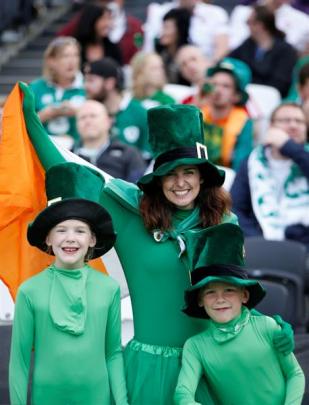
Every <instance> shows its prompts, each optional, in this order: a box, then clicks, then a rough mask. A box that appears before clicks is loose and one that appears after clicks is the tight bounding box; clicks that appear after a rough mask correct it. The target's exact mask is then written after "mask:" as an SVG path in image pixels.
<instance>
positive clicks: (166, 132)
mask: <svg viewBox="0 0 309 405" xmlns="http://www.w3.org/2000/svg"><path fill="white" fill-rule="evenodd" d="M148 127H149V143H150V146H151V148H152V151H153V154H154V158H155V163H154V168H153V172H152V173H149V174H146V175H145V176H143V177H142V178H141V179H140V180H139V181H138V183H137V184H138V186H139V187H140V188H141V189H142V190H143V191H145V192H147V189H149V188H150V187H152V185H153V181H155V179H156V178H158V177H160V176H164V175H166V174H167V173H169V172H170V171H171V170H173V169H175V168H176V167H178V166H181V165H198V166H199V169H200V171H201V175H202V177H203V179H204V183H205V186H206V187H213V186H218V187H219V186H221V185H222V184H223V182H224V178H225V172H224V171H223V170H219V169H218V168H217V167H216V166H215V165H213V164H212V163H211V162H210V161H209V160H208V158H207V149H206V146H205V145H204V129H203V128H204V123H203V117H202V113H201V112H200V110H199V109H198V108H197V107H195V106H192V105H178V104H174V105H164V106H159V107H154V108H150V109H149V110H148Z"/></svg>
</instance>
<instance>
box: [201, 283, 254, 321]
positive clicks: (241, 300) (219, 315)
mask: <svg viewBox="0 0 309 405" xmlns="http://www.w3.org/2000/svg"><path fill="white" fill-rule="evenodd" d="M248 299H249V292H248V290H245V289H243V288H240V287H237V286H235V285H232V284H227V283H209V284H207V286H206V287H205V288H204V289H203V290H202V291H201V293H200V299H199V305H200V306H201V307H204V309H205V311H206V312H207V314H208V315H209V317H210V318H211V319H212V320H214V321H215V322H218V323H226V322H229V321H231V320H232V319H234V318H236V317H237V316H238V315H240V313H241V307H242V305H243V304H245V303H246V302H248Z"/></svg>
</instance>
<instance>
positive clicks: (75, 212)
mask: <svg viewBox="0 0 309 405" xmlns="http://www.w3.org/2000/svg"><path fill="white" fill-rule="evenodd" d="M102 186H103V182H102V178H101V176H100V175H99V174H97V173H96V172H94V171H90V170H86V169H85V168H84V167H83V166H75V167H74V166H73V167H72V166H71V165H67V164H65V163H64V164H60V165H57V166H54V167H52V168H51V169H50V170H49V171H48V172H47V173H46V190H47V196H48V199H49V205H48V207H47V208H46V209H44V210H43V211H42V212H41V213H40V214H39V215H38V216H37V217H36V218H35V220H34V222H33V223H32V224H30V226H29V228H28V235H27V237H28V241H29V242H30V244H31V245H33V246H36V247H37V248H39V249H41V250H43V251H47V252H48V253H50V254H51V255H54V256H55V260H54V262H53V263H52V264H51V265H50V266H49V267H48V268H47V269H45V270H43V271H42V272H40V273H39V274H37V275H35V276H34V277H31V278H30V279H28V280H27V281H26V282H24V283H23V284H22V285H21V286H20V288H19V291H18V294H17V300H16V307H15V317H14V325H13V335H12V344H11V358H10V369H9V383H10V397H11V404H12V405H25V404H26V403H27V388H28V379H29V369H30V358H31V351H32V349H34V369H33V383H32V393H31V403H32V404H44V405H73V404H74V405H76V404H85V405H86V404H87V405H98V404H102V405H110V404H112V403H113V404H116V405H127V404H128V402H127V392H126V384H125V376H124V366H123V358H122V350H121V334H120V328H121V321H120V289H119V286H118V284H117V283H116V282H115V281H114V280H113V279H111V277H108V276H107V275H105V274H103V273H100V272H98V271H95V270H94V269H92V268H91V267H90V266H89V265H87V260H88V259H89V258H96V257H99V256H101V255H102V254H104V253H105V252H107V251H108V250H109V249H111V248H112V246H113V244H114V242H115V239H116V236H115V233H114V230H113V225H112V220H111V217H110V215H109V214H108V212H107V211H106V210H105V209H104V208H103V207H102V206H101V205H100V204H98V203H97V199H98V196H99V195H100V190H101V188H102Z"/></svg>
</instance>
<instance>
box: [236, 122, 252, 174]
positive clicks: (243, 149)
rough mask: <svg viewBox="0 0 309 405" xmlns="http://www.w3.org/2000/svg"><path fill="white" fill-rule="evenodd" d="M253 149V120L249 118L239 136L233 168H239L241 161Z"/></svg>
mask: <svg viewBox="0 0 309 405" xmlns="http://www.w3.org/2000/svg"><path fill="white" fill-rule="evenodd" d="M252 149H253V121H252V120H250V119H248V120H247V121H246V123H245V125H244V126H243V128H242V130H241V132H240V134H239V135H238V137H237V141H236V145H235V148H234V152H233V157H232V169H234V170H238V168H239V166H240V163H241V162H242V161H243V159H245V158H246V157H248V156H249V154H250V152H251V151H252Z"/></svg>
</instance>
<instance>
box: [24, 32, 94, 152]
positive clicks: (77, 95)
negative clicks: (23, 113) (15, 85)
mask: <svg viewBox="0 0 309 405" xmlns="http://www.w3.org/2000/svg"><path fill="white" fill-rule="evenodd" d="M79 65H80V46H79V44H78V42H77V41H76V39H75V38H71V37H58V38H55V39H53V40H52V41H51V42H50V43H49V45H48V47H47V48H46V50H45V53H44V61H43V76H42V77H40V78H38V79H36V80H34V81H33V82H31V83H30V87H31V88H32V90H33V92H34V94H35V108H36V111H37V112H38V115H39V117H40V119H41V121H42V123H43V125H44V128H45V129H46V131H47V133H48V134H49V135H51V136H55V137H57V141H58V143H61V144H62V145H65V146H66V147H68V148H69V149H70V148H71V147H72V146H73V144H74V143H75V146H76V145H78V144H79V134H78V132H77V128H76V120H75V113H76V111H77V109H78V108H79V107H80V106H81V104H83V102H84V101H85V99H86V91H85V89H84V79H83V75H82V73H81V72H80V70H79Z"/></svg>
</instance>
